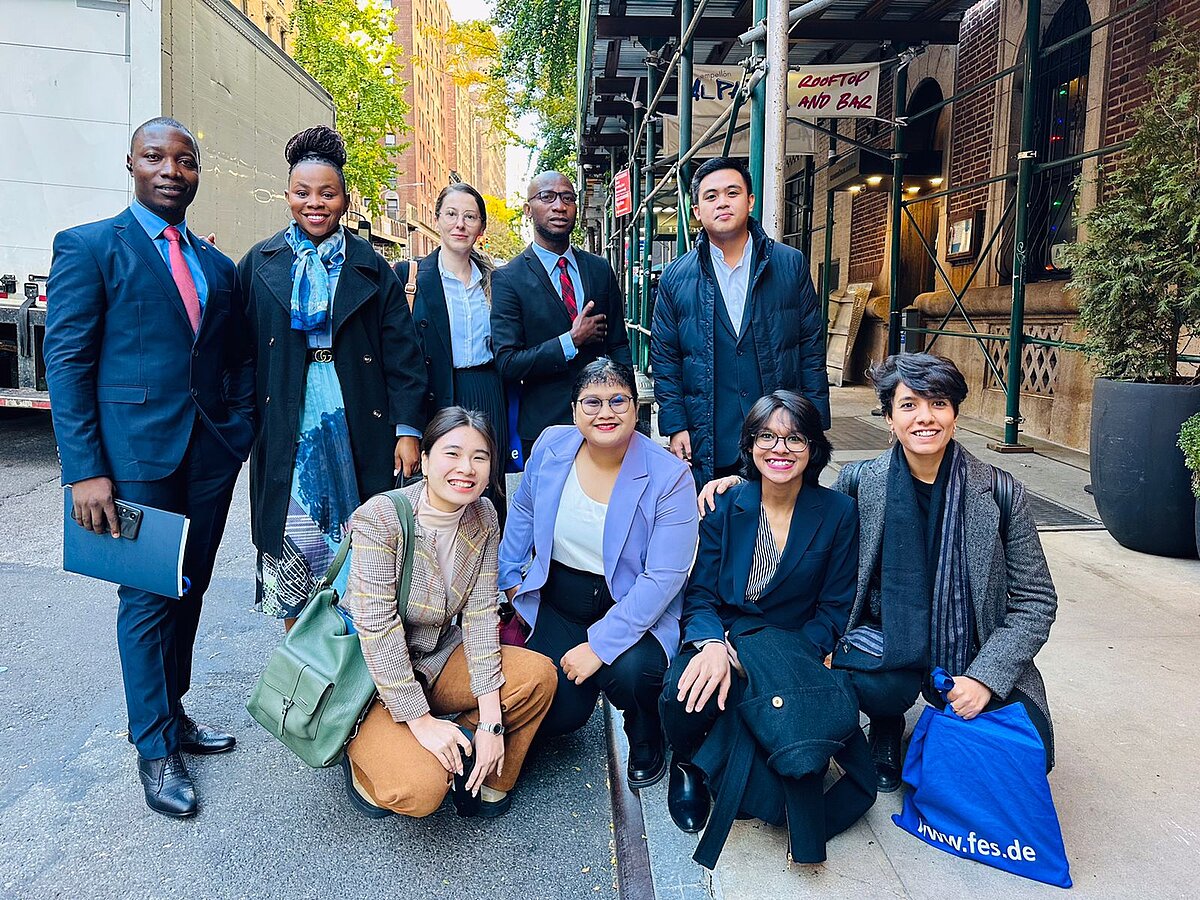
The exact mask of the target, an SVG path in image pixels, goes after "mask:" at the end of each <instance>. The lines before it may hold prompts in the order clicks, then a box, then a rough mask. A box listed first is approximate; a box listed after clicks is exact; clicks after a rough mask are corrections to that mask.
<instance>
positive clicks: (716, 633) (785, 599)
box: [662, 391, 858, 832]
mask: <svg viewBox="0 0 1200 900" xmlns="http://www.w3.org/2000/svg"><path fill="white" fill-rule="evenodd" d="M740 446H741V455H742V461H743V465H744V468H745V472H746V475H747V478H748V480H747V481H745V482H743V483H741V484H739V485H737V486H736V487H733V488H731V489H730V490H729V491H728V492H727V493H725V494H723V495H722V496H720V497H718V498H717V500H716V509H715V511H714V512H711V513H709V514H708V515H707V516H705V518H704V520H703V521H702V522H701V523H700V548H699V551H698V553H697V556H696V563H695V566H694V567H693V569H692V574H691V578H690V579H689V581H688V587H687V592H686V593H685V594H684V601H683V646H682V649H681V650H680V652H679V655H678V656H676V657H675V659H674V661H673V662H672V664H671V668H670V670H669V671H668V672H667V676H666V679H665V686H664V688H663V695H662V706H663V725H664V727H665V729H666V732H667V739H668V740H669V741H670V743H671V748H672V750H673V760H672V764H671V776H670V786H669V788H668V794H667V798H668V799H667V805H668V808H669V810H670V812H671V817H672V818H673V819H674V820H675V823H676V824H677V825H678V826H679V827H680V828H681V829H683V830H684V831H688V832H696V831H699V830H700V829H701V828H703V827H704V823H705V820H706V819H707V818H708V810H709V805H710V798H709V793H708V789H707V787H706V786H705V784H704V780H703V774H702V773H701V772H700V770H699V769H698V768H696V767H695V766H693V765H691V763H690V760H691V759H692V756H693V754H694V753H695V752H696V751H697V750H698V749H699V747H700V745H701V744H702V743H703V741H704V739H705V738H706V736H707V735H708V734H709V732H710V731H711V730H712V728H713V726H714V724H715V723H716V722H717V720H718V718H719V717H720V716H721V715H722V713H723V712H724V711H725V709H726V708H727V706H728V704H729V702H736V699H737V698H738V696H740V694H741V691H742V689H743V688H744V686H745V681H744V679H743V678H742V677H741V675H739V674H738V673H740V672H741V669H742V667H741V661H740V660H739V659H738V656H737V651H736V649H735V647H734V644H735V643H736V640H737V638H738V637H739V635H741V634H744V633H746V632H747V631H748V630H753V629H755V628H760V627H762V626H774V627H775V628H778V629H781V630H784V631H788V632H793V633H794V635H795V640H796V641H798V642H801V643H802V645H803V646H804V649H805V651H806V652H808V653H810V654H811V656H812V658H813V659H814V660H823V659H824V658H825V657H826V656H827V655H828V654H829V653H830V652H831V651H832V650H833V648H834V644H835V643H836V641H837V639H838V637H839V636H840V635H841V633H842V631H843V629H844V627H845V624H846V620H847V618H848V617H849V613H850V605H851V603H852V602H853V600H854V587H855V578H856V575H857V569H858V514H857V511H856V509H855V505H854V501H853V500H852V499H851V498H849V497H847V496H845V495H844V494H839V493H838V492H836V491H831V490H828V489H827V488H823V487H821V486H820V485H819V484H818V483H817V478H818V476H819V475H820V473H821V470H822V469H823V468H824V467H825V465H826V464H827V463H828V462H829V458H830V456H831V454H832V447H831V446H830V444H829V441H828V439H827V438H826V437H825V434H824V432H823V431H822V429H821V417H820V414H819V413H818V412H817V410H816V407H814V406H813V405H812V403H810V402H809V401H808V400H806V399H804V398H803V397H801V396H800V395H798V394H795V393H793V392H791V391H775V392H773V393H771V394H768V395H767V396H766V397H763V398H761V399H760V400H759V401H758V402H757V403H755V404H754V406H753V408H752V409H751V410H750V414H749V415H748V416H747V417H746V421H745V423H744V425H743V426H742V436H741V442H740ZM731 697H732V701H731V700H730V698H731Z"/></svg>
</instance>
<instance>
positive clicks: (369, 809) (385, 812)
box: [342, 753, 395, 819]
mask: <svg viewBox="0 0 1200 900" xmlns="http://www.w3.org/2000/svg"><path fill="white" fill-rule="evenodd" d="M342 774H343V775H345V776H346V796H347V797H349V798H350V805H351V806H353V807H354V808H355V809H356V810H358V811H359V812H360V813H362V814H363V815H364V816H366V817H367V818H368V819H386V818H387V817H388V816H393V815H395V813H393V812H392V811H391V810H390V809H384V808H383V807H382V806H376V805H375V804H374V803H372V802H371V801H370V800H368V799H367V798H366V797H364V796H363V795H362V794H360V793H359V792H358V788H356V787H355V786H354V772H353V770H352V769H351V768H350V757H349V756H347V755H346V754H345V753H343V754H342Z"/></svg>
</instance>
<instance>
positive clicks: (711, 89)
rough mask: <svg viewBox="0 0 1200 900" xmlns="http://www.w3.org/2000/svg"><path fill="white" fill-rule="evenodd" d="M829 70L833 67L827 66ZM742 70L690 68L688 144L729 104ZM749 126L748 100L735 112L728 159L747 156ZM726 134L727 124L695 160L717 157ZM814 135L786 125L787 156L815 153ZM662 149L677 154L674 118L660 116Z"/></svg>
mask: <svg viewBox="0 0 1200 900" xmlns="http://www.w3.org/2000/svg"><path fill="white" fill-rule="evenodd" d="M830 68H837V67H836V66H831V67H830ZM745 73H746V70H745V69H743V68H742V67H741V66H694V67H693V68H692V76H693V78H692V145H693V146H695V144H696V142H697V141H698V140H699V139H700V138H701V137H703V136H704V133H705V132H706V131H708V129H709V128H710V127H711V126H712V124H713V122H715V121H716V120H717V118H718V117H720V115H721V114H722V113H724V112H725V110H726V109H728V108H729V106H730V105H731V104H732V103H733V98H734V96H735V95H736V94H737V90H738V87H739V86H740V85H741V83H742V77H743V76H744V75H745ZM749 124H750V102H749V100H747V101H745V102H743V103H742V107H741V109H739V110H738V120H737V127H739V128H741V131H739V132H737V133H735V134H734V136H733V143H732V144H731V145H730V148H729V155H730V156H749V155H750V137H749V129H748V127H747V126H749ZM728 131H729V123H728V122H726V123H725V124H724V125H722V126H721V128H719V129H718V130H717V132H716V134H717V136H718V138H719V139H718V140H715V141H713V142H712V143H711V144H709V145H708V146H707V147H705V148H703V149H702V150H700V151H699V152H698V153H697V154H696V158H698V159H707V158H709V157H713V156H720V155H721V151H722V150H724V148H725V135H726V134H727V133H728ZM815 134H816V132H814V131H813V130H812V129H811V128H805V127H804V126H802V125H798V124H796V123H795V122H789V123H788V126H787V149H786V151H785V152H786V154H787V155H788V156H799V155H803V154H810V155H811V154H813V153H815V152H816V149H815V143H814V140H813V137H814V135H815ZM663 145H664V146H663V150H664V152H665V153H666V154H667V155H673V154H677V153H678V152H679V119H678V117H676V116H663Z"/></svg>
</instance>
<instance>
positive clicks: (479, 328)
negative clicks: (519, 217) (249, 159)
mask: <svg viewBox="0 0 1200 900" xmlns="http://www.w3.org/2000/svg"><path fill="white" fill-rule="evenodd" d="M434 217H435V220H436V223H437V230H438V234H439V235H440V236H441V239H442V245H441V246H440V247H439V248H438V249H436V250H434V251H433V252H432V253H430V254H429V255H428V256H426V257H424V258H423V259H421V260H419V261H418V262H416V273H415V278H414V277H413V272H412V270H411V269H412V266H413V265H414V264H413V263H412V262H410V261H409V260H401V261H400V262H398V263H396V264H395V267H394V268H395V271H396V275H397V277H399V279H400V283H401V284H403V285H404V286H405V290H406V291H407V292H408V302H409V304H410V305H411V307H412V316H413V321H414V322H415V323H416V326H417V334H418V335H419V336H420V338H421V347H422V349H423V350H424V351H425V365H426V366H427V367H428V370H429V390H428V393H427V394H426V396H425V410H426V413H427V414H428V416H429V417H430V418H432V417H433V416H434V414H435V413H437V411H438V410H441V409H446V408H447V407H450V406H461V407H464V408H465V409H477V410H479V411H480V412H482V413H483V415H484V417H485V418H486V419H487V420H488V422H489V423H490V424H491V426H492V430H493V431H494V432H495V434H496V443H497V446H499V447H500V448H501V451H502V452H501V454H498V455H497V456H496V458H495V459H494V460H493V465H494V466H495V467H496V472H495V475H496V476H497V477H495V478H492V479H491V483H490V485H489V487H488V489H487V491H486V492H485V493H484V496H485V497H487V498H488V499H489V500H491V501H492V505H493V506H495V507H496V513H497V515H499V516H500V525H501V526H502V527H503V525H504V517H505V514H506V512H507V510H506V503H505V501H504V496H503V489H504V475H503V473H504V455H505V454H507V452H508V405H507V403H506V400H505V393H504V382H503V381H502V380H501V378H500V373H499V372H498V371H497V370H496V363H495V359H494V356H493V351H492V321H491V317H492V272H493V270H494V269H495V266H494V265H493V264H492V261H491V260H490V259H488V258H487V257H486V256H484V254H483V253H481V252H480V251H479V250H478V249H477V248H476V246H475V245H476V244H477V243H478V241H479V238H480V237H481V236H482V235H483V232H484V230H485V229H486V228H487V205H486V204H485V203H484V200H483V197H482V196H481V195H480V193H479V191H477V190H475V188H473V187H471V185H469V184H465V183H463V182H458V183H456V184H451V185H448V186H446V187H444V188H442V192H441V193H440V194H438V198H437V203H436V204H435V205H434ZM414 290H415V293H413V291H414Z"/></svg>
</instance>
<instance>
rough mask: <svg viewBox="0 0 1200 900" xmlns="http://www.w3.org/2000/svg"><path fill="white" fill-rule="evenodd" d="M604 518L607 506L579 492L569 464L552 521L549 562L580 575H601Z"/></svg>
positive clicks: (573, 468) (580, 490) (572, 467)
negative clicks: (580, 573) (565, 480)
mask: <svg viewBox="0 0 1200 900" xmlns="http://www.w3.org/2000/svg"><path fill="white" fill-rule="evenodd" d="M607 515H608V504H607V503H600V502H598V501H596V500H593V499H592V498H591V497H589V496H588V495H587V494H585V493H584V492H583V486H582V485H581V484H580V483H579V475H578V474H577V473H576V471H575V464H574V463H572V464H571V471H570V473H569V474H568V475H567V482H566V484H564V485H563V492H562V499H561V500H560V501H559V503H558V517H557V518H556V519H555V520H554V551H553V552H552V553H551V554H550V558H551V559H553V560H554V561H555V562H558V563H562V565H564V566H570V567H571V568H572V569H579V570H580V571H581V572H591V573H592V574H594V575H603V574H604V517H605V516H607Z"/></svg>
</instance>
